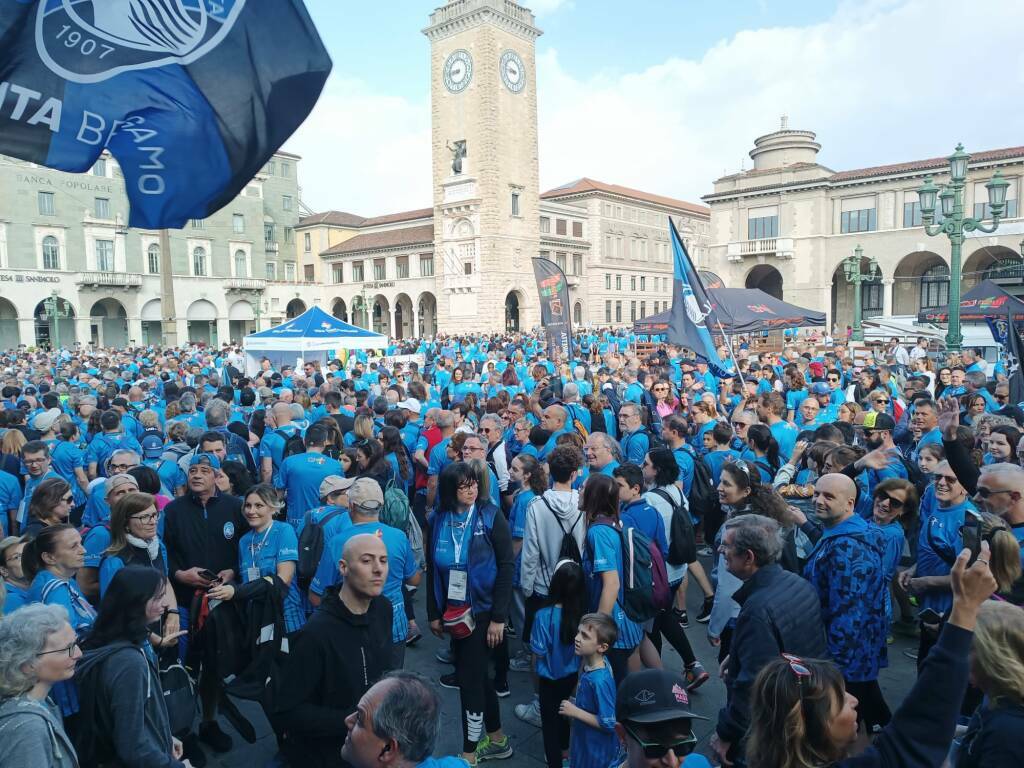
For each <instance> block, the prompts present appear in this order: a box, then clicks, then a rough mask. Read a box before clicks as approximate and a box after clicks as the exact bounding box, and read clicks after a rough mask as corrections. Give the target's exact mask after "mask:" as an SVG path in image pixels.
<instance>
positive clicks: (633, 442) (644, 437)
mask: <svg viewBox="0 0 1024 768" xmlns="http://www.w3.org/2000/svg"><path fill="white" fill-rule="evenodd" d="M619 432H620V433H621V435H622V440H620V441H619V442H620V444H621V446H622V457H623V460H625V461H631V462H633V463H634V464H637V465H640V464H642V463H643V461H644V456H646V455H647V452H648V451H649V450H651V440H650V438H649V437H648V434H647V429H646V428H645V427H644V424H643V419H642V418H641V416H640V406H639V405H637V404H636V403H634V402H626V403H623V404H622V407H621V408H619Z"/></svg>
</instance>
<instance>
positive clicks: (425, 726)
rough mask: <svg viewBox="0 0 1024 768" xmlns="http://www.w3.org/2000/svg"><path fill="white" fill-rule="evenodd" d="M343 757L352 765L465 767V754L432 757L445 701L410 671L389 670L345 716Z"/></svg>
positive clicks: (368, 767)
mask: <svg viewBox="0 0 1024 768" xmlns="http://www.w3.org/2000/svg"><path fill="white" fill-rule="evenodd" d="M345 727H346V728H348V738H347V739H346V740H345V746H344V747H342V749H341V757H342V759H343V760H345V761H346V762H347V763H348V764H349V765H351V766H352V768H378V767H379V766H380V764H381V755H382V753H387V754H388V762H389V765H391V766H393V768H465V765H466V763H465V761H464V760H463V759H462V758H461V757H452V756H449V757H440V758H433V757H431V754H432V753H433V751H434V746H435V745H436V744H437V737H438V735H439V734H440V731H441V699H440V698H439V697H438V695H437V693H436V692H435V691H434V688H433V686H432V685H431V683H430V681H429V680H427V679H426V678H425V677H423V676H422V675H419V674H417V673H415V672H408V671H405V670H395V671H392V672H388V673H387V674H386V675H384V677H383V678H382V679H381V680H380V682H378V683H376V684H375V685H374V686H373V687H372V688H370V690H368V691H367V692H366V693H364V694H363V697H362V698H361V699H360V700H359V706H358V707H357V708H356V711H355V712H353V713H352V714H351V715H349V716H348V717H346V718H345Z"/></svg>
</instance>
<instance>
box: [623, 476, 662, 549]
mask: <svg viewBox="0 0 1024 768" xmlns="http://www.w3.org/2000/svg"><path fill="white" fill-rule="evenodd" d="M612 476H613V477H614V478H615V484H616V485H617V486H618V488H619V520H621V521H622V528H623V530H625V529H626V528H636V529H637V530H638V531H640V533H642V534H643V535H644V536H646V537H647V538H648V539H649V540H650V541H653V542H654V543H655V544H657V545H658V549H659V550H660V551H661V556H662V557H663V558H664V557H668V535H667V534H666V533H665V518H663V517H662V516H661V513H660V512H658V510H656V509H655V508H654V507H652V506H651V505H650V504H648V503H647V501H646V500H645V499H644V490H645V488H646V483H645V482H644V471H643V469H641V468H640V467H638V466H637V465H636V464H633V463H632V462H627V463H625V464H620V465H619V466H618V467H616V469H615V471H614V472H613V473H612Z"/></svg>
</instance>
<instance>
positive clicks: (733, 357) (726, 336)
mask: <svg viewBox="0 0 1024 768" xmlns="http://www.w3.org/2000/svg"><path fill="white" fill-rule="evenodd" d="M718 331H719V333H721V334H722V338H723V339H725V340H726V342H728V344H727V346H728V348H729V359H730V360H732V367H733V369H734V370H735V371H736V376H738V377H739V380H740V386H741V387H745V386H746V383H745V382H744V381H743V374H742V373H740V366H739V363H737V362H736V355H734V354H733V352H732V337H731V336H729V334H727V333H726V332H725V328H723V327H722V321H721V320H719V321H718Z"/></svg>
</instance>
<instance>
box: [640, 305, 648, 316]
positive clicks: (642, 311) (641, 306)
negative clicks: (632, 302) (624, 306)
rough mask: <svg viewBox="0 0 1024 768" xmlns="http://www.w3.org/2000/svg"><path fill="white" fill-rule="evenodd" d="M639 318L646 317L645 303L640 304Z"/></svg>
mask: <svg viewBox="0 0 1024 768" xmlns="http://www.w3.org/2000/svg"><path fill="white" fill-rule="evenodd" d="M640 317H647V302H646V301H641V302H640Z"/></svg>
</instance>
